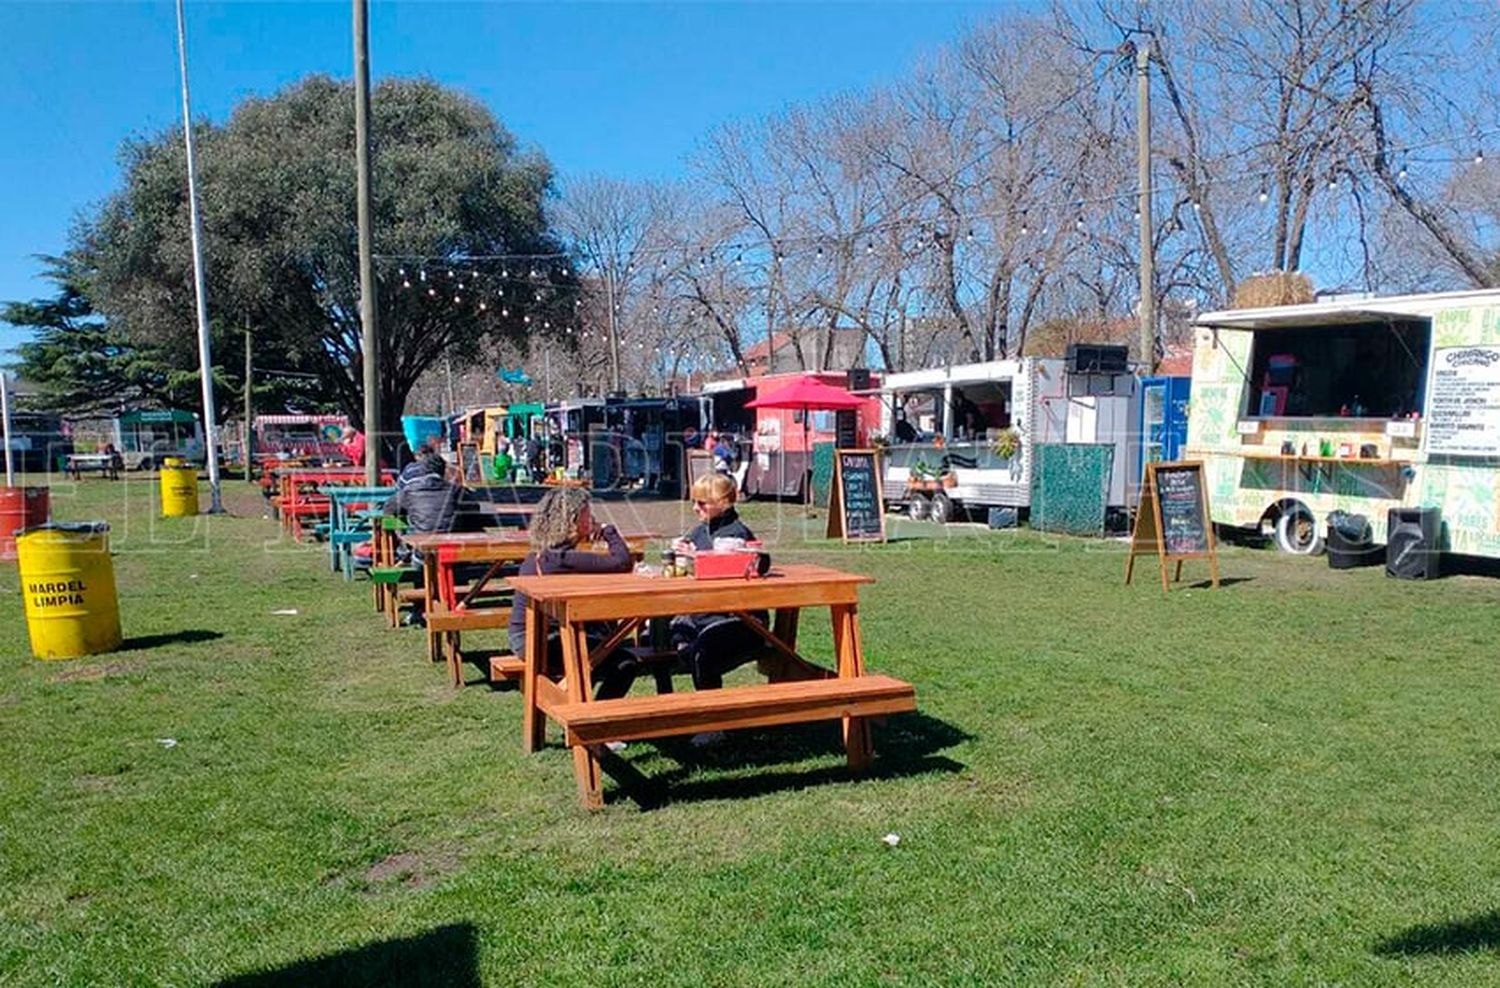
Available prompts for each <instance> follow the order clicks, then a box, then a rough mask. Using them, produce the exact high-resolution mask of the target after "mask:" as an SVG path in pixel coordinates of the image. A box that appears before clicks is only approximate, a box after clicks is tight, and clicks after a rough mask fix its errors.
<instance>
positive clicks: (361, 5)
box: [179, 0, 382, 487]
mask: <svg viewBox="0 0 1500 988" xmlns="http://www.w3.org/2000/svg"><path fill="white" fill-rule="evenodd" d="M179 2H180V0H179ZM369 18H370V7H369V3H368V0H354V165H355V171H356V184H357V188H356V196H357V214H358V223H359V322H360V327H361V330H360V355H361V357H362V358H363V369H364V389H365V483H366V484H368V485H369V486H371V487H374V486H376V485H377V484H379V483H380V450H381V445H382V444H381V441H380V440H381V436H380V330H379V323H378V319H379V310H378V309H377V308H376V305H375V292H376V287H375V261H374V257H373V253H372V252H373V251H374V249H375V248H374V246H373V244H374V235H373V233H372V232H371V224H372V219H371V212H370V20H369Z"/></svg>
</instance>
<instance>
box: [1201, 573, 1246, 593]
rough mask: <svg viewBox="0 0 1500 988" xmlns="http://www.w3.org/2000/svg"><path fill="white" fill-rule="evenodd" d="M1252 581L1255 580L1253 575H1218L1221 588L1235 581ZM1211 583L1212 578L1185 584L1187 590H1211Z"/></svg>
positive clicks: (1231, 584)
mask: <svg viewBox="0 0 1500 988" xmlns="http://www.w3.org/2000/svg"><path fill="white" fill-rule="evenodd" d="M1254 582H1255V577H1253V576H1221V577H1219V587H1220V588H1221V589H1222V588H1224V587H1232V586H1234V585H1235V584H1236V583H1254ZM1213 585H1214V581H1212V580H1199V581H1198V582H1197V583H1189V584H1188V585H1187V589H1189V590H1212V589H1213Z"/></svg>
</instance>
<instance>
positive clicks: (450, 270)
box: [448, 268, 453, 278]
mask: <svg viewBox="0 0 1500 988" xmlns="http://www.w3.org/2000/svg"><path fill="white" fill-rule="evenodd" d="M448 277H449V278H452V277H453V269H452V268H449V269H448Z"/></svg>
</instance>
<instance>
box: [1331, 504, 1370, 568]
mask: <svg viewBox="0 0 1500 988" xmlns="http://www.w3.org/2000/svg"><path fill="white" fill-rule="evenodd" d="M1324 544H1325V546H1326V547H1327V549H1328V568H1329V569H1355V568H1357V567H1360V566H1378V565H1380V564H1381V563H1383V562H1385V550H1384V549H1382V548H1381V547H1380V546H1378V545H1376V544H1375V543H1374V541H1373V533H1372V532H1371V531H1370V520H1369V519H1368V518H1366V517H1365V516H1364V515H1354V514H1350V513H1348V512H1347V511H1335V512H1332V513H1331V514H1329V516H1328V536H1327V538H1326V539H1325V540H1324Z"/></svg>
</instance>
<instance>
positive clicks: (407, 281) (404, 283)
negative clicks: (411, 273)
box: [401, 278, 411, 288]
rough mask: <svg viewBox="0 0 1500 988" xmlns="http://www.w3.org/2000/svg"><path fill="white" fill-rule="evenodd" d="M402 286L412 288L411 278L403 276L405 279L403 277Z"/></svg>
mask: <svg viewBox="0 0 1500 988" xmlns="http://www.w3.org/2000/svg"><path fill="white" fill-rule="evenodd" d="M401 287H402V288H410V287H411V279H410V278H403V279H401Z"/></svg>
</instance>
